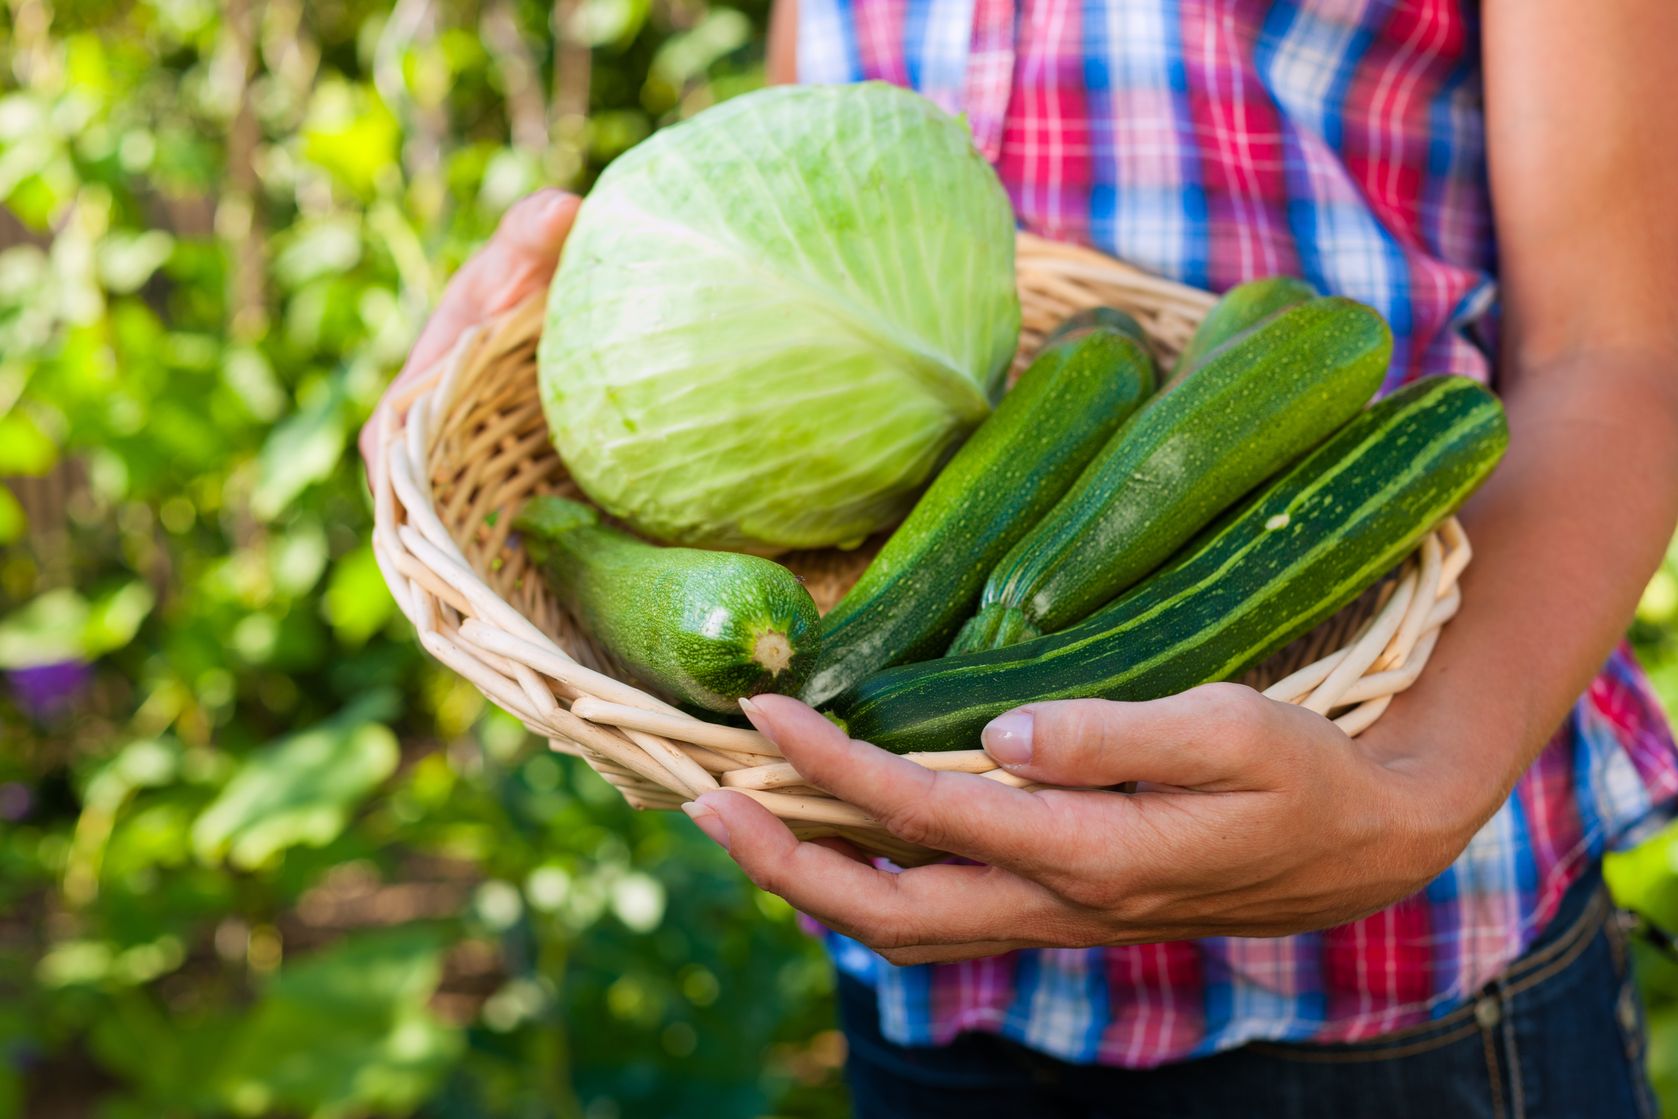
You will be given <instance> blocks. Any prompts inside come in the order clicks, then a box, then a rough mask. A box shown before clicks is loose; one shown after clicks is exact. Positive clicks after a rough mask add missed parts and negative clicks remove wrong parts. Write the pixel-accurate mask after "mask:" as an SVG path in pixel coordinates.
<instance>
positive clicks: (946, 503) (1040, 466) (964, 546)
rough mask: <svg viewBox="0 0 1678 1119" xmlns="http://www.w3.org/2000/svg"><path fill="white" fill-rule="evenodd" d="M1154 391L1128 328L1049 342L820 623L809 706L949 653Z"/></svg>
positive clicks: (1092, 323) (1149, 367)
mask: <svg viewBox="0 0 1678 1119" xmlns="http://www.w3.org/2000/svg"><path fill="white" fill-rule="evenodd" d="M1114 314H1122V312H1114ZM1124 318H1125V319H1129V316H1128V315H1126V316H1124ZM1068 321H1069V322H1070V321H1071V320H1068ZM1130 321H1131V323H1132V324H1134V320H1130ZM1153 389H1154V367H1153V362H1152V360H1151V359H1150V358H1149V356H1148V352H1147V350H1146V349H1144V348H1143V346H1142V344H1141V342H1140V341H1139V340H1138V339H1137V338H1136V337H1134V336H1132V335H1131V334H1130V332H1129V330H1128V328H1126V327H1125V326H1124V324H1123V323H1122V322H1120V321H1119V320H1117V319H1096V318H1093V317H1092V318H1090V319H1088V320H1087V321H1086V322H1084V323H1083V324H1082V325H1080V326H1079V327H1078V328H1077V329H1076V330H1070V331H1067V330H1065V328H1064V327H1063V330H1062V331H1057V332H1056V333H1055V334H1054V335H1052V336H1051V341H1050V342H1049V343H1048V344H1046V345H1045V347H1044V349H1043V350H1042V351H1041V352H1040V353H1039V354H1038V355H1037V357H1036V359H1035V360H1034V361H1032V363H1031V366H1030V368H1028V369H1027V370H1026V371H1025V372H1024V373H1022V374H1021V375H1020V378H1019V381H1018V382H1017V383H1016V384H1015V385H1014V388H1013V390H1012V391H1011V392H1009V393H1008V395H1007V396H1005V397H1003V398H1002V403H1001V404H999V405H998V406H997V408H996V411H994V412H993V413H991V415H990V417H989V418H988V419H987V420H985V422H984V423H983V424H982V425H980V427H979V430H978V431H977V432H975V433H974V435H973V437H972V438H971V439H969V440H968V441H967V443H966V444H965V445H964V446H963V447H962V448H961V450H960V451H958V452H957V453H956V455H955V457H954V458H952V459H951V460H950V463H949V465H948V466H946V467H945V468H944V469H943V471H942V472H941V473H940V474H939V475H938V477H937V479H936V480H935V481H934V482H933V483H932V485H931V487H930V488H928V489H927V491H926V493H925V494H923V495H922V496H921V499H920V501H919V502H918V503H917V504H916V505H915V508H914V511H913V512H911V513H910V514H909V517H908V519H907V520H905V521H904V522H903V524H902V525H900V526H899V527H898V529H897V531H896V532H894V533H893V534H892V536H891V539H890V540H887V541H886V545H885V547H883V548H881V549H880V554H879V555H877V556H875V557H874V562H873V563H871V564H869V566H868V570H867V571H865V572H863V574H862V578H861V579H860V580H858V581H857V584H856V586H854V587H852V588H851V590H850V593H849V594H847V595H846V596H845V597H844V598H843V599H842V600H841V601H840V602H839V604H838V605H837V606H835V607H834V608H833V609H832V610H831V611H829V612H828V614H827V616H826V617H825V618H823V619H822V641H821V653H820V655H819V656H818V657H817V660H816V667H815V670H814V672H813V673H812V674H811V677H810V682H809V684H808V685H806V687H805V690H804V699H805V700H806V701H807V702H809V703H813V704H818V703H824V702H826V701H827V700H829V699H831V698H833V697H834V696H836V695H838V694H839V693H840V692H842V691H844V690H845V689H846V688H848V687H850V686H851V685H852V684H855V683H856V682H857V681H858V680H860V679H862V678H863V677H864V676H866V675H868V674H869V673H871V672H876V671H878V670H880V669H882V668H885V667H886V666H887V665H892V664H900V663H902V662H904V661H911V660H917V659H920V658H923V657H929V656H936V655H937V654H938V653H940V652H942V651H943V649H944V647H945V645H947V644H948V643H949V640H950V638H951V636H952V635H954V633H955V631H956V629H957V627H959V626H960V625H961V622H962V619H963V618H965V617H967V615H968V614H970V613H971V612H972V610H973V605H974V603H975V602H976V601H977V599H978V597H979V588H980V586H982V585H983V583H984V580H985V573H986V572H988V571H989V570H990V569H991V566H992V565H994V564H995V563H996V561H997V560H999V559H1001V558H1002V555H1003V553H1005V552H1006V551H1007V550H1008V549H1009V548H1010V547H1012V546H1013V544H1014V542H1015V541H1016V540H1018V539H1019V538H1020V537H1021V536H1023V535H1025V533H1026V532H1027V531H1028V530H1029V529H1030V528H1031V526H1032V525H1033V524H1035V523H1036V522H1037V519H1038V518H1039V517H1041V516H1042V515H1043V514H1044V513H1046V512H1047V511H1048V510H1049V508H1050V507H1051V506H1053V505H1054V503H1055V502H1056V501H1057V500H1059V498H1060V495H1061V494H1063V493H1065V492H1066V488H1067V487H1068V486H1070V485H1071V484H1072V482H1073V480H1074V479H1076V478H1077V477H1078V474H1079V472H1080V471H1082V470H1083V468H1084V466H1085V465H1086V464H1087V463H1088V462H1089V460H1090V459H1091V457H1093V456H1094V455H1095V453H1096V452H1097V451H1099V450H1100V449H1101V447H1102V446H1103V444H1105V443H1106V441H1107V439H1108V437H1109V436H1111V435H1112V434H1113V432H1114V430H1116V429H1117V428H1118V426H1119V425H1120V424H1121V423H1123V422H1124V420H1125V419H1126V418H1127V417H1128V416H1129V415H1130V414H1131V413H1132V412H1133V411H1135V410H1136V407H1137V405H1138V404H1140V403H1141V402H1142V400H1143V399H1144V398H1145V397H1147V395H1148V394H1149V393H1151V392H1152V391H1153Z"/></svg>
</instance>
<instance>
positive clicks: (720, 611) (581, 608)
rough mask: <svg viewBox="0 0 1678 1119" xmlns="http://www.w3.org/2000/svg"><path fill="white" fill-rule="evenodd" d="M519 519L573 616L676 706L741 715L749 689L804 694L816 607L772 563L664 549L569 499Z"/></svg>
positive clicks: (815, 635)
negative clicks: (605, 522) (606, 522)
mask: <svg viewBox="0 0 1678 1119" xmlns="http://www.w3.org/2000/svg"><path fill="white" fill-rule="evenodd" d="M514 527H515V528H516V529H517V530H518V531H519V533H520V534H521V535H522V536H523V538H524V548H525V550H526V551H527V552H529V553H530V557H531V559H533V560H535V561H536V563H537V564H538V565H540V566H541V568H542V570H543V574H544V575H546V576H547V579H548V584H549V586H551V587H552V588H553V590H554V593H555V594H556V595H558V596H559V599H560V601H561V602H562V603H563V604H564V605H565V608H566V609H567V610H569V611H570V613H571V615H572V617H574V618H576V619H577V621H579V622H581V623H582V624H583V626H584V628H586V629H587V630H588V631H589V633H590V635H592V636H593V637H594V639H595V640H596V641H598V642H600V644H601V645H602V646H604V647H605V648H606V649H608V650H609V651H610V652H611V653H612V654H613V655H614V656H616V657H617V658H618V659H619V660H620V661H622V662H623V663H624V665H625V666H626V667H627V668H629V669H630V671H632V672H634V673H635V675H636V676H637V677H639V678H640V679H641V680H642V681H643V682H644V683H646V684H649V685H651V686H652V687H653V688H655V689H657V690H658V691H661V692H663V693H664V694H665V695H666V696H668V697H670V698H671V699H674V700H676V701H677V702H680V703H685V704H688V705H690V706H693V707H700V708H704V709H705V710H707V711H726V712H735V711H737V710H738V702H739V700H740V698H741V697H742V696H752V695H757V694H759V693H761V692H787V693H795V692H797V691H798V688H799V686H800V685H801V684H803V683H804V679H805V677H806V676H807V675H808V674H809V671H810V668H811V666H812V664H813V662H814V661H815V655H816V647H817V644H818V642H819V641H820V625H821V620H820V618H819V617H818V615H817V613H816V604H815V602H814V601H813V600H812V599H811V598H810V592H808V591H806V590H805V589H804V585H803V584H802V583H800V582H799V581H798V577H797V576H796V575H794V574H793V573H792V572H790V571H788V570H787V569H786V568H784V567H782V566H781V565H780V564H778V563H775V562H773V561H772V560H766V559H763V558H762V557H760V556H745V555H738V554H736V553H733V552H708V551H702V550H700V549H697V548H661V547H659V546H657V545H655V544H648V543H647V542H645V541H644V540H640V539H637V538H636V537H633V536H631V535H629V534H628V533H626V532H621V531H619V530H618V529H615V528H611V527H610V526H607V525H603V524H601V523H600V515H599V514H598V513H597V512H595V511H594V509H593V508H591V507H590V506H587V505H584V504H582V503H580V502H576V501H570V500H567V499H565V498H562V497H537V498H533V499H532V500H531V501H530V502H528V503H527V504H526V505H525V507H524V510H523V511H522V512H521V513H520V514H519V518H518V520H517V521H516V522H514Z"/></svg>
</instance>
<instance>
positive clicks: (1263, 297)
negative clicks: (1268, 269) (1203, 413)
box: [1171, 276, 1317, 382]
mask: <svg viewBox="0 0 1678 1119" xmlns="http://www.w3.org/2000/svg"><path fill="white" fill-rule="evenodd" d="M1316 297H1317V289H1316V288H1313V287H1312V286H1311V285H1310V284H1308V283H1306V282H1305V281H1304V280H1296V279H1294V278H1293V277H1292V276H1266V277H1265V278H1264V279H1261V280H1248V281H1247V282H1246V283H1244V284H1236V285H1235V286H1234V287H1232V288H1230V289H1229V290H1228V291H1226V292H1224V293H1223V295H1222V296H1220V297H1219V299H1218V301H1217V302H1216V303H1214V304H1212V309H1211V310H1210V311H1208V312H1206V317H1205V318H1204V319H1201V320H1200V326H1199V327H1198V328H1196V330H1195V332H1194V337H1193V338H1190V339H1189V344H1188V345H1187V346H1184V347H1183V352H1182V353H1180V354H1178V355H1177V364H1176V365H1175V366H1173V367H1172V370H1171V380H1172V382H1176V381H1177V380H1178V379H1179V378H1181V377H1183V376H1185V375H1186V374H1187V373H1188V371H1189V370H1191V369H1193V368H1194V367H1195V366H1196V365H1198V364H1200V362H1201V361H1202V359H1204V358H1205V356H1206V355H1207V354H1209V353H1211V352H1212V351H1213V350H1215V349H1217V348H1218V347H1219V346H1221V345H1223V344H1224V343H1225V342H1228V341H1229V340H1230V339H1231V338H1234V337H1235V336H1236V335H1237V334H1242V333H1245V332H1246V331H1248V330H1251V329H1252V328H1253V327H1255V326H1257V325H1258V324H1259V323H1261V322H1263V321H1264V320H1265V319H1268V318H1269V317H1270V316H1271V315H1274V314H1276V313H1277V312H1279V311H1285V310H1287V309H1288V308H1289V307H1296V306H1298V305H1299V304H1301V303H1304V302H1306V301H1307V300H1310V299H1315V298H1316Z"/></svg>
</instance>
